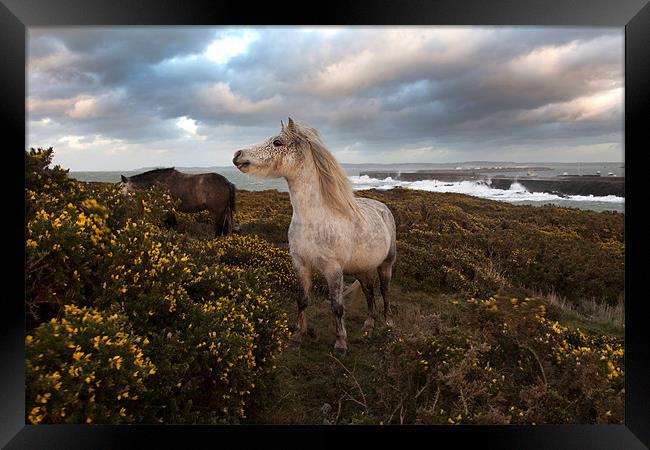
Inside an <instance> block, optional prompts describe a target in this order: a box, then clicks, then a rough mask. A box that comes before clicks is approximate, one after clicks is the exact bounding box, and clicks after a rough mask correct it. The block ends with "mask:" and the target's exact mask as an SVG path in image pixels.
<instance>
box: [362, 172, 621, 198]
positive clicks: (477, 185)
mask: <svg viewBox="0 0 650 450" xmlns="http://www.w3.org/2000/svg"><path fill="white" fill-rule="evenodd" d="M350 181H351V182H352V185H353V187H354V189H356V190H363V189H373V188H374V189H379V190H388V189H393V188H395V187H402V188H406V189H416V190H422V191H430V192H454V193H458V194H467V195H472V196H474V197H481V198H486V199H490V200H501V201H505V202H512V203H516V202H567V201H571V202H604V203H625V198H623V197H617V196H615V195H607V196H601V197H598V196H593V195H567V196H559V195H555V194H549V193H546V192H529V191H528V190H526V188H525V187H523V186H522V185H521V184H519V183H517V182H515V183H512V185H511V186H510V189H508V190H505V189H494V188H492V187H491V186H490V185H489V182H486V181H482V180H480V181H438V180H421V181H399V180H393V179H392V178H391V177H388V178H385V179H383V180H380V179H377V178H370V177H369V176H367V175H362V176H351V177H350Z"/></svg>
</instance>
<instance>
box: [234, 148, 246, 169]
mask: <svg viewBox="0 0 650 450" xmlns="http://www.w3.org/2000/svg"><path fill="white" fill-rule="evenodd" d="M242 155H243V151H242V150H237V151H236V152H235V157H234V158H233V159H232V163H233V164H234V165H235V166H237V168H238V169H239V170H241V171H242V172H243V171H244V170H243V169H245V168H246V167H248V166H249V165H250V161H248V160H246V159H243V158H242Z"/></svg>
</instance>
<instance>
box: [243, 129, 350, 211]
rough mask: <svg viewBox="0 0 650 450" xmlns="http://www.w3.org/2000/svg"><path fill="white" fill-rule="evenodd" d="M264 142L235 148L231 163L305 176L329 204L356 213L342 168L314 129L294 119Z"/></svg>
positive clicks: (263, 172)
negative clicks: (313, 183) (314, 182)
mask: <svg viewBox="0 0 650 450" xmlns="http://www.w3.org/2000/svg"><path fill="white" fill-rule="evenodd" d="M280 125H281V129H280V133H279V134H276V135H273V136H271V137H270V138H268V139H267V140H265V141H264V142H262V143H260V144H257V145H253V146H251V147H249V148H246V149H241V150H237V151H236V152H235V155H234V158H233V160H232V162H233V164H234V165H235V166H237V168H238V169H239V170H241V171H242V172H244V173H250V174H252V175H257V176H261V177H284V178H287V180H291V179H292V178H296V177H299V176H300V175H307V178H308V179H309V182H312V181H311V180H314V179H315V180H314V181H316V182H317V183H318V184H319V185H320V193H321V197H322V198H323V200H324V201H325V203H327V204H328V205H329V206H330V207H332V208H333V209H335V210H338V211H340V212H342V213H344V214H346V215H348V214H350V213H357V212H358V208H357V205H356V202H355V201H354V194H353V193H352V186H351V185H350V180H349V179H348V177H347V175H346V173H345V171H344V170H343V168H342V167H341V166H340V165H339V164H338V162H336V159H335V158H334V156H332V154H331V153H330V152H329V151H328V150H327V149H326V148H325V145H324V144H323V142H322V141H321V138H320V135H319V133H318V131H317V130H316V129H315V128H312V127H309V126H307V125H304V124H300V123H296V122H294V121H293V120H292V119H291V117H290V118H289V121H288V123H287V125H286V126H285V125H284V123H283V122H282V121H280Z"/></svg>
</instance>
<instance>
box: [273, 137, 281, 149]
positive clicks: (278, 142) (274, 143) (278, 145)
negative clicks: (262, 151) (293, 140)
mask: <svg viewBox="0 0 650 450" xmlns="http://www.w3.org/2000/svg"><path fill="white" fill-rule="evenodd" d="M273 145H275V146H276V147H280V146H281V145H282V142H280V141H279V140H277V139H276V140H275V141H273Z"/></svg>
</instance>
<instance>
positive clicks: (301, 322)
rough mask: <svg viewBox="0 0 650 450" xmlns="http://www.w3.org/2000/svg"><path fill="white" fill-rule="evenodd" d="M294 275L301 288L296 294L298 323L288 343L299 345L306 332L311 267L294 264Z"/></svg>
mask: <svg viewBox="0 0 650 450" xmlns="http://www.w3.org/2000/svg"><path fill="white" fill-rule="evenodd" d="M294 268H295V270H296V275H297V277H298V284H299V285H300V287H301V288H302V294H301V295H299V296H298V299H297V300H298V301H297V303H298V324H297V327H296V331H294V332H293V334H292V335H291V339H290V343H291V344H292V345H300V343H301V342H302V337H303V336H304V335H305V333H307V311H306V309H307V305H308V304H309V293H310V292H311V287H312V275H311V269H309V268H308V267H306V266H304V265H302V264H294Z"/></svg>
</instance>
